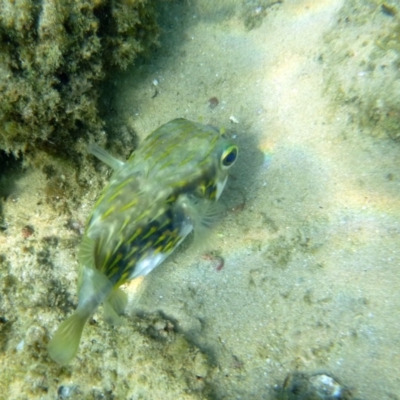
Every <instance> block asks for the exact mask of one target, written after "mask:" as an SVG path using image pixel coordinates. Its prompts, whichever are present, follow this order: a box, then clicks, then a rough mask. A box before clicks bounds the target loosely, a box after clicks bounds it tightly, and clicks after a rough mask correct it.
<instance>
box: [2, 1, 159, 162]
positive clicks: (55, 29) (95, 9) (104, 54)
mask: <svg viewBox="0 0 400 400" xmlns="http://www.w3.org/2000/svg"><path fill="white" fill-rule="evenodd" d="M157 35H158V28H157V24H156V21H155V5H154V2H152V1H146V0H126V1H123V0H122V1H111V0H94V1H93V0H74V1H70V0H43V1H40V2H38V1H35V0H15V1H11V0H0V93H1V94H2V96H1V97H2V101H1V103H0V150H3V151H5V152H12V153H14V154H15V155H18V156H20V155H22V156H23V157H24V159H25V160H28V161H29V162H32V161H34V159H35V157H36V158H37V157H38V154H41V153H43V152H44V153H46V154H51V155H57V156H60V157H63V158H67V159H70V160H72V161H75V162H76V161H78V160H79V144H78V143H79V141H83V142H86V141H87V140H88V139H89V138H90V137H92V138H96V137H99V136H100V132H101V128H102V119H101V117H100V116H99V113H98V110H97V100H98V97H99V92H100V89H99V83H100V82H101V81H102V80H103V79H104V78H105V77H106V76H107V73H112V71H113V70H114V69H115V68H122V69H123V68H126V67H127V66H128V65H129V64H130V63H132V61H133V60H134V58H135V57H136V55H137V54H138V53H140V52H143V51H144V50H145V49H146V48H148V47H149V46H151V45H152V44H154V43H155V42H156V41H157Z"/></svg>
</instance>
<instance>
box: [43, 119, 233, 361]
mask: <svg viewBox="0 0 400 400" xmlns="http://www.w3.org/2000/svg"><path fill="white" fill-rule="evenodd" d="M90 152H91V153H92V154H93V155H95V156H96V157H97V158H99V159H100V160H101V161H103V162H104V163H106V164H107V165H109V166H110V167H111V168H112V169H113V170H114V172H113V174H112V176H111V178H110V182H109V183H108V185H107V186H106V187H105V188H104V190H103V192H102V194H101V196H100V198H99V200H98V201H97V203H96V204H95V206H94V208H93V211H92V213H91V215H90V217H89V220H88V222H87V226H86V230H85V234H84V237H83V240H82V243H81V246H80V251H79V264H80V272H79V279H78V307H77V309H76V310H75V312H74V313H73V314H72V315H71V316H70V317H68V318H67V319H66V320H65V321H64V322H62V323H61V325H60V326H59V327H58V329H57V331H56V332H55V334H54V336H53V338H52V339H51V341H50V343H49V345H48V351H49V354H50V357H51V358H52V359H53V360H54V361H56V362H58V363H60V364H63V365H65V364H68V363H69V362H70V361H71V360H72V359H73V357H74V356H75V355H76V353H77V351H78V347H79V342H80V340H81V335H82V331H83V328H84V326H85V323H86V322H87V320H88V319H89V318H90V317H91V316H92V315H93V313H94V312H95V311H96V309H97V307H98V306H99V305H100V304H103V308H104V317H105V320H106V321H107V322H109V323H111V324H113V325H117V324H119V323H120V321H121V318H120V317H119V315H120V314H121V313H122V312H123V311H124V308H125V306H126V304H127V296H126V294H125V293H124V292H123V291H122V289H120V286H121V285H123V284H124V283H126V282H128V281H130V280H132V279H135V278H138V277H141V276H145V275H147V274H148V273H149V272H150V271H152V270H153V269H154V268H155V267H157V266H158V265H159V264H161V263H162V262H163V261H164V260H165V259H166V258H167V257H168V256H169V255H170V254H171V253H172V252H173V251H174V250H175V249H176V248H177V247H178V246H179V244H180V243H181V242H182V241H183V240H184V239H185V238H186V237H187V236H188V235H189V233H190V232H191V231H194V233H195V240H197V239H200V240H201V239H202V238H204V237H205V236H207V235H208V233H209V228H210V226H211V225H212V223H213V221H214V219H215V216H216V214H217V209H216V206H215V204H216V202H217V200H218V198H219V197H220V195H221V193H222V191H223V189H224V187H225V184H226V182H227V179H228V170H229V168H230V167H231V166H232V165H233V164H234V163H235V161H236V158H237V155H238V147H237V146H236V145H235V144H234V143H232V142H231V141H230V140H228V139H227V138H225V137H223V135H221V134H220V133H219V132H218V131H217V130H216V129H215V128H213V127H210V126H207V125H202V124H199V123H195V122H191V121H188V120H186V119H175V120H172V121H170V122H168V123H166V124H164V125H162V126H161V127H159V128H158V129H156V130H155V131H154V132H153V133H151V134H150V135H149V136H148V137H147V138H146V139H145V140H144V141H143V143H142V144H141V146H139V148H138V149H137V150H136V151H135V152H134V153H132V155H131V156H130V158H129V159H128V161H126V162H123V161H120V160H118V159H116V158H114V157H112V156H111V155H110V154H108V153H107V152H106V151H105V150H103V149H102V148H100V147H99V146H97V145H92V146H91V147H90ZM196 237H197V238H196Z"/></svg>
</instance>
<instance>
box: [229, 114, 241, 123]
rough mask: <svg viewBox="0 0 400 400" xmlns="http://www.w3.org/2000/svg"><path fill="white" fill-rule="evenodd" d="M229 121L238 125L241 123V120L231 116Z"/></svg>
mask: <svg viewBox="0 0 400 400" xmlns="http://www.w3.org/2000/svg"><path fill="white" fill-rule="evenodd" d="M229 121H231V122H233V123H234V124H238V123H239V120H238V119H237V118H236V117H234V116H233V115H231V116H230V117H229Z"/></svg>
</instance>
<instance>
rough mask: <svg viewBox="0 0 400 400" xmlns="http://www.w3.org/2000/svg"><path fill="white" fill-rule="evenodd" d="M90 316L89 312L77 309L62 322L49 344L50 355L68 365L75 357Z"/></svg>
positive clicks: (60, 362)
mask: <svg viewBox="0 0 400 400" xmlns="http://www.w3.org/2000/svg"><path fill="white" fill-rule="evenodd" d="M88 318H89V315H88V314H86V313H82V312H80V310H77V311H75V312H74V313H73V314H72V315H71V316H70V317H68V318H67V319H66V320H65V321H64V322H62V323H61V325H60V326H59V327H58V329H57V331H56V333H55V334H54V336H53V338H52V339H51V341H50V343H49V344H48V346H47V350H48V352H49V354H50V357H51V358H52V359H53V360H54V361H56V362H58V363H59V364H62V365H66V364H68V363H69V362H70V361H71V360H72V359H73V358H74V356H75V354H76V352H77V351H78V347H79V342H80V341H81V335H82V331H83V327H84V326H85V323H86V321H87V319H88Z"/></svg>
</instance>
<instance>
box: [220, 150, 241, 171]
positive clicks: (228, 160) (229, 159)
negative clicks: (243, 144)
mask: <svg viewBox="0 0 400 400" xmlns="http://www.w3.org/2000/svg"><path fill="white" fill-rule="evenodd" d="M236 157H237V149H236V148H233V149H231V150H230V151H229V153H228V154H226V155H224V157H223V159H222V164H223V165H224V166H225V167H229V166H231V165H232V164H233V163H234V162H235V160H236Z"/></svg>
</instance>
